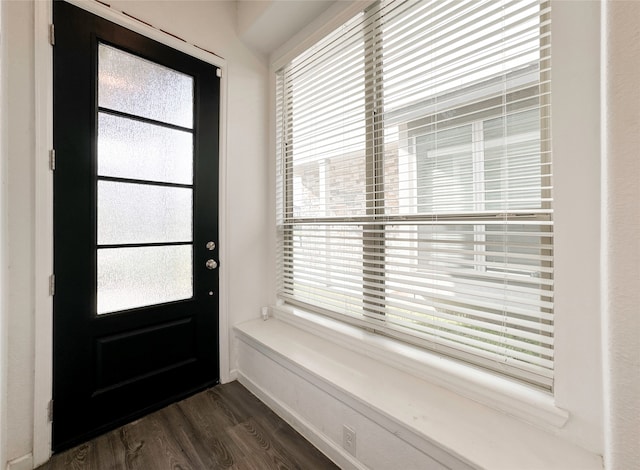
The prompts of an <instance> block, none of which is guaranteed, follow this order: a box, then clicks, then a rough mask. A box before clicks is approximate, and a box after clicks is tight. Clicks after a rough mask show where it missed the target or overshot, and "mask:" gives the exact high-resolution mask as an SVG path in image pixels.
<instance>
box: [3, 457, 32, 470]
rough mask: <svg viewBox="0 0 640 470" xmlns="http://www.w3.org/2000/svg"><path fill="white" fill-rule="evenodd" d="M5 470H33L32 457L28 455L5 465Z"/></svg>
mask: <svg viewBox="0 0 640 470" xmlns="http://www.w3.org/2000/svg"><path fill="white" fill-rule="evenodd" d="M7 470H33V455H32V454H31V453H28V454H27V455H23V456H22V457H18V458H17V459H13V460H10V461H9V462H8V463H7Z"/></svg>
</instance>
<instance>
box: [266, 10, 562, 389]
mask: <svg viewBox="0 0 640 470" xmlns="http://www.w3.org/2000/svg"><path fill="white" fill-rule="evenodd" d="M379 3H380V1H379V0H378V1H375V2H372V3H371V5H369V6H368V7H367V8H365V9H364V10H361V12H362V14H363V15H366V14H367V13H368V12H369V11H370V10H372V9H373V10H374V15H372V19H371V20H370V21H369V22H366V23H365V26H364V27H363V30H362V35H363V38H364V37H367V32H368V31H369V29H373V28H375V26H376V25H377V23H378V22H379V19H380V16H379V14H378V13H379V12H378V11H377V6H378V5H379ZM548 3H549V0H543V1H542V2H541V6H540V8H541V9H545V8H547V6H545V5H548ZM544 18H545V17H541V18H540V19H541V21H542V22H543V23H544ZM546 18H547V19H548V14H547V16H546ZM549 28H550V26H548V25H544V24H542V25H541V29H540V31H541V35H543V33H545V32H548V30H549ZM546 44H547V45H548V42H547V43H546ZM544 45H545V43H541V47H540V52H541V54H542V55H543V57H542V58H541V59H540V61H539V63H542V62H543V61H545V60H549V49H548V48H545V47H543V46H544ZM364 49H365V51H364V52H365V63H364V69H365V70H366V71H367V72H366V74H365V80H364V83H365V92H364V96H365V114H366V116H365V122H366V132H365V135H366V150H365V155H366V157H365V168H366V198H367V200H366V215H365V216H359V217H353V216H326V217H320V218H319V217H311V218H306V217H304V216H300V217H296V216H295V215H294V213H293V211H294V206H293V203H292V201H293V196H292V194H293V185H294V183H293V176H292V172H293V170H292V165H291V163H292V156H291V155H293V153H292V149H291V148H290V142H291V135H287V136H285V137H284V138H283V139H282V141H278V140H276V147H278V143H280V145H281V147H280V148H277V149H276V152H277V154H282V155H285V157H283V158H282V168H281V169H280V171H281V172H282V177H283V179H284V181H285V183H284V188H283V194H284V198H283V200H282V201H281V202H282V204H283V205H284V207H285V208H287V209H285V210H284V211H282V212H281V213H280V214H279V216H278V217H277V219H278V227H279V233H280V234H281V237H282V241H283V242H284V243H285V244H287V243H294V242H295V241H294V238H295V236H294V235H293V227H294V226H295V225H303V224H305V223H308V222H311V223H315V224H317V223H323V224H326V225H327V226H331V224H341V223H349V224H352V225H355V224H357V223H358V222H362V224H360V225H359V227H360V228H361V229H362V240H363V243H362V253H363V263H362V266H363V269H362V286H363V288H362V293H363V300H362V303H363V309H362V315H363V317H364V321H363V320H361V319H360V318H358V316H357V315H353V314H349V313H345V312H342V313H339V312H335V311H332V310H331V309H330V308H322V307H319V306H316V305H311V304H308V303H306V302H304V301H301V300H297V299H294V298H291V297H288V296H286V297H284V298H283V297H281V298H280V300H281V301H285V302H286V303H290V304H291V305H293V306H297V307H300V308H304V309H308V310H311V311H315V312H318V313H320V314H323V315H327V316H329V317H332V318H335V319H338V320H341V321H347V322H351V323H352V324H357V325H359V326H361V327H363V328H365V329H367V330H369V331H373V332H375V333H379V334H382V335H385V336H390V337H393V338H396V339H399V340H401V341H403V342H406V343H409V344H413V345H417V346H419V347H422V348H425V349H427V350H432V351H435V352H443V351H444V352H445V354H447V355H448V356H449V357H452V358H454V360H461V361H463V362H466V361H468V362H469V363H470V364H476V365H480V364H482V365H481V367H487V369H489V370H490V371H492V373H497V374H498V375H501V372H502V369H501V367H497V368H496V366H495V365H494V364H495V360H491V359H485V358H479V356H476V355H474V354H473V353H465V352H460V350H459V349H457V348H450V347H448V346H447V345H446V344H442V343H440V342H438V341H437V340H436V341H433V340H429V339H425V338H422V337H420V336H419V335H416V334H411V333H409V332H406V331H401V327H398V326H396V325H390V324H387V322H386V319H385V313H384V312H381V311H380V310H381V309H383V308H384V305H385V304H384V302H385V296H386V294H385V283H386V275H385V276H382V278H381V277H380V276H376V273H375V271H374V270H373V269H374V268H375V267H376V266H378V265H379V264H381V263H383V262H384V259H385V239H386V233H385V232H386V228H387V227H388V226H393V222H395V221H397V222H399V223H403V222H406V221H407V220H411V221H416V222H417V223H423V224H424V223H426V222H428V221H432V220H433V219H432V215H426V216H422V215H411V216H406V215H402V214H399V215H386V214H385V213H384V201H385V189H384V188H385V185H384V176H385V174H384V173H385V168H384V155H385V146H384V132H385V122H384V112H383V109H384V108H383V107H384V90H383V87H384V85H380V84H381V83H382V82H383V79H382V77H383V75H382V73H383V72H382V70H383V57H382V54H383V47H382V39H381V35H374V36H373V40H371V41H369V42H366V41H365V47H364ZM367 51H372V52H371V53H369V54H367ZM288 65H290V64H288ZM288 65H285V66H284V67H282V68H281V69H280V70H278V71H276V76H277V79H276V82H277V85H276V86H278V87H279V86H280V85H278V84H283V83H284V80H283V79H282V75H283V74H285V73H286V71H287V67H288ZM510 73H511V72H510V71H507V72H506V73H505V75H504V76H503V77H502V78H501V80H505V81H506V78H507V76H508V75H509V74H510ZM533 73H537V74H538V80H537V81H536V82H535V84H534V85H533V87H536V86H537V87H539V88H540V89H541V91H540V92H539V95H540V96H538V98H539V99H540V100H541V99H543V98H544V96H545V92H548V91H549V85H548V84H546V83H544V81H543V76H542V73H540V72H538V71H537V70H534V71H533ZM546 73H549V72H546ZM491 80H495V77H494V78H491V79H490V80H489V81H491ZM283 93H284V92H283ZM508 94H509V92H508V91H504V90H502V91H501V92H500V93H494V94H488V95H484V96H483V100H482V101H481V102H485V101H490V100H491V99H496V98H499V99H503V100H505V102H508V100H507V98H508ZM283 96H284V97H285V98H284V100H283V102H284V107H285V109H286V108H287V107H288V106H289V103H288V102H287V101H286V97H287V94H286V93H284V94H283ZM279 104H280V102H279V101H278V100H276V108H277V106H278V105H279ZM410 106H411V105H410ZM464 107H465V104H464V103H462V104H460V105H458V106H456V108H464ZM525 108H526V106H525ZM537 108H538V109H540V112H541V115H540V121H541V123H542V121H543V120H544V119H549V116H548V115H547V114H544V112H545V111H544V110H548V106H543V105H542V103H540V104H539V105H538V106H537ZM278 109H279V108H277V109H276V121H277V124H276V127H279V126H282V125H284V128H285V129H292V126H291V119H292V117H291V116H290V115H288V114H287V113H286V112H285V113H284V114H285V118H284V122H283V123H281V122H279V119H280V118H279V115H278V112H279V111H278ZM452 109H454V108H452ZM478 109H482V110H484V108H482V107H481V106H478ZM518 111H522V110H518ZM440 112H442V111H440ZM510 114H512V113H509V114H505V113H504V112H503V113H500V112H498V113H495V115H492V116H493V117H500V116H502V117H506V116H508V115H510ZM428 117H429V116H428V115H426V116H425V115H422V116H421V119H425V118H426V119H428ZM490 118H491V117H486V116H484V117H483V118H482V119H481V122H484V121H486V120H488V119H490ZM418 120H419V119H418ZM406 122H407V123H409V121H406ZM544 128H545V126H544V125H542V124H541V126H540V132H541V136H540V143H541V149H540V156H541V161H540V168H541V176H540V178H541V192H542V191H544V187H545V184H543V181H544V179H545V178H549V177H550V175H549V174H548V173H545V169H548V167H549V166H548V165H545V164H544V163H545V162H544V161H543V160H542V159H543V158H544V156H545V155H549V154H550V151H549V150H548V149H543V148H542V147H543V146H544V145H545V142H547V145H549V144H548V140H547V139H545V138H544V136H543V134H542V132H544ZM414 140H415V139H414ZM549 149H550V146H549ZM476 164H477V162H475V161H474V162H473V165H474V166H475V165H476ZM416 171H417V169H416ZM475 184H476V181H475V179H474V185H475ZM547 195H550V190H549V194H547ZM542 198H543V202H542V206H541V209H549V210H550V204H551V203H550V202H545V201H544V199H545V196H542ZM278 210H279V208H277V211H278ZM507 212H508V210H507ZM504 213H505V210H504V209H503V210H496V211H483V212H482V213H481V214H478V213H476V212H475V211H466V212H465V211H463V212H456V213H438V219H440V220H448V221H451V223H455V222H456V221H468V220H469V219H473V220H477V221H478V225H476V226H475V227H477V226H484V225H485V224H484V223H483V222H491V221H495V220H496V217H500V216H504ZM514 218H517V219H518V220H520V221H531V222H535V221H543V222H550V223H551V224H553V217H552V215H551V214H550V213H547V214H545V213H537V212H536V211H533V210H532V211H531V213H527V211H518V213H517V215H515V217H514ZM377 222H380V223H377ZM512 222H513V221H512ZM284 225H287V226H288V227H290V231H291V234H289V233H288V231H287V230H286V229H283V228H282V227H283V226H284ZM550 230H551V231H553V228H552V226H551V227H550ZM473 233H474V239H475V237H476V235H477V233H476V230H475V229H474V231H473ZM551 246H553V244H552V243H551ZM552 252H553V248H552V249H551V253H552ZM483 256H486V255H483ZM551 264H552V262H551ZM367 268H370V269H367ZM280 269H282V270H283V271H284V272H285V273H286V276H285V277H288V278H289V279H294V270H293V268H292V267H281V268H280ZM549 276H552V274H549ZM365 285H366V286H367V288H365V287H364V286H365ZM372 286H373V287H372ZM372 289H373V290H374V291H375V292H381V293H380V294H379V295H378V294H375V293H371V292H370V291H371V290H372ZM550 290H551V291H552V289H550ZM367 291H369V292H367ZM547 312H550V313H553V310H552V309H551V310H547ZM447 351H450V352H448V353H447ZM551 370H552V373H553V368H552V369H551ZM506 375H507V376H508V377H509V378H510V379H513V380H516V381H521V382H524V383H527V382H529V380H531V383H528V385H532V386H534V387H540V388H541V389H546V391H547V392H549V393H553V378H551V379H550V382H549V384H548V388H547V387H545V386H541V385H540V384H537V383H536V379H534V378H533V377H534V376H535V374H533V375H529V373H524V374H521V377H518V378H516V377H511V376H510V375H509V374H508V373H507V374H506ZM526 377H529V378H530V379H529V378H526Z"/></svg>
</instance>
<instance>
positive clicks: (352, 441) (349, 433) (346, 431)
mask: <svg viewBox="0 0 640 470" xmlns="http://www.w3.org/2000/svg"><path fill="white" fill-rule="evenodd" d="M342 447H344V448H345V450H346V451H347V452H349V453H350V454H351V455H353V456H354V457H355V455H356V432H355V431H354V430H353V429H351V428H350V427H349V426H347V425H346V424H345V425H344V426H342Z"/></svg>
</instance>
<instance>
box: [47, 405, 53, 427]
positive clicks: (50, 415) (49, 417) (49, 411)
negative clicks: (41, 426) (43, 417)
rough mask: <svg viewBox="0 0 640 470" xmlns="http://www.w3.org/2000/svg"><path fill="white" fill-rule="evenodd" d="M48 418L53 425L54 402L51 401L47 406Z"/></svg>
mask: <svg viewBox="0 0 640 470" xmlns="http://www.w3.org/2000/svg"><path fill="white" fill-rule="evenodd" d="M47 418H48V419H49V422H50V423H53V400H50V401H49V404H48V405H47Z"/></svg>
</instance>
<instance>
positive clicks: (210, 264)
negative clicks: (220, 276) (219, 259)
mask: <svg viewBox="0 0 640 470" xmlns="http://www.w3.org/2000/svg"><path fill="white" fill-rule="evenodd" d="M205 266H206V267H207V269H216V268H217V267H218V263H216V262H215V260H212V259H208V260H207V262H206V263H205Z"/></svg>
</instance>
